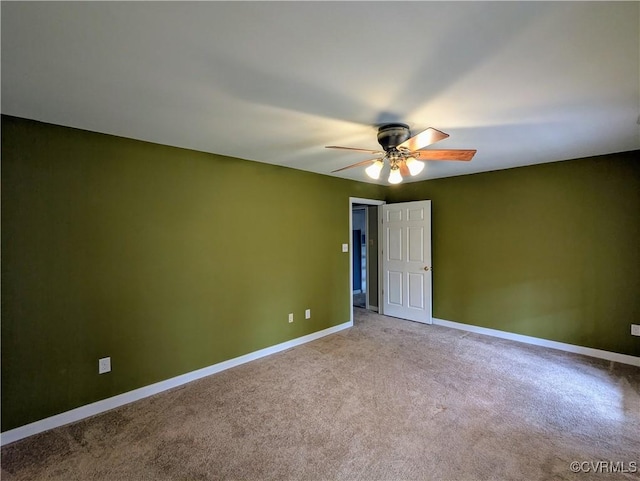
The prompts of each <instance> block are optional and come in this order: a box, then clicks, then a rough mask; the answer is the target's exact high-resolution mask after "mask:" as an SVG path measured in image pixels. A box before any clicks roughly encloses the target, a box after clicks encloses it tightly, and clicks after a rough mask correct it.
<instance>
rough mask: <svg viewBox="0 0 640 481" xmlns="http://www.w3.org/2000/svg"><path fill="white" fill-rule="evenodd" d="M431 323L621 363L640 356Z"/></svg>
mask: <svg viewBox="0 0 640 481" xmlns="http://www.w3.org/2000/svg"><path fill="white" fill-rule="evenodd" d="M433 324H435V325H438V326H444V327H450V328H452V329H459V330H461V331H468V332H475V333H476V334H484V335H485V336H492V337H499V338H501V339H509V340H510V341H517V342H524V343H526V344H533V345H536V346H542V347H549V348H551V349H558V350H560V351H566V352H573V353H576V354H583V355H585V356H591V357H597V358H599V359H606V360H607V361H614V362H619V363H622V364H630V365H632V366H638V367H640V357H636V356H630V355H628V354H620V353H618V352H611V351H603V350H602V349H594V348H592V347H583V346H576V345H574V344H566V343H564V342H558V341H549V340H548V339H541V338H539V337H532V336H525V335H522V334H515V333H513V332H506V331H499V330H497V329H490V328H488V327H480V326H473V325H471V324H463V323H460V322H453V321H446V320H444V319H437V318H435V317H434V318H433Z"/></svg>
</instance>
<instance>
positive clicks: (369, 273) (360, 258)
mask: <svg viewBox="0 0 640 481" xmlns="http://www.w3.org/2000/svg"><path fill="white" fill-rule="evenodd" d="M349 203H350V205H349V207H350V210H349V240H350V249H349V252H351V268H350V278H349V282H350V289H351V320H353V308H354V306H355V307H359V308H364V309H368V310H370V311H376V312H377V311H378V299H379V298H380V286H379V281H378V279H379V276H380V272H379V265H380V263H379V255H380V253H379V251H380V249H379V243H378V235H379V224H378V215H379V212H378V211H379V209H378V207H379V206H381V205H383V204H384V203H385V202H384V201H381V200H373V199H360V198H353V197H352V198H350V199H349Z"/></svg>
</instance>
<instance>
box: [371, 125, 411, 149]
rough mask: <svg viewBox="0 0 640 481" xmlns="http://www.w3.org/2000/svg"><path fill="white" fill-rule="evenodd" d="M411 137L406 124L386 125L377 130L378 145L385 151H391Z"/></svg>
mask: <svg viewBox="0 0 640 481" xmlns="http://www.w3.org/2000/svg"><path fill="white" fill-rule="evenodd" d="M409 137H411V131H410V130H409V126H408V125H406V124H386V125H383V126H381V127H380V128H379V129H378V143H379V144H380V145H381V146H382V148H383V149H384V150H385V151H388V150H389V149H393V148H395V147H397V146H398V145H400V144H401V143H402V142H404V141H405V140H407V139H408V138H409Z"/></svg>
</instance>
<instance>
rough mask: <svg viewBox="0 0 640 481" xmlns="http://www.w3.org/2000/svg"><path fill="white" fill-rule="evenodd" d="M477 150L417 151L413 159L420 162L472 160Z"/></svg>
mask: <svg viewBox="0 0 640 481" xmlns="http://www.w3.org/2000/svg"><path fill="white" fill-rule="evenodd" d="M475 153H476V151H475V150H455V149H454V150H435V149H433V150H431V149H430V150H417V151H415V152H411V154H410V155H411V157H413V158H414V159H418V160H471V159H473V156H474V155H475Z"/></svg>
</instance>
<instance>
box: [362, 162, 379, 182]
mask: <svg viewBox="0 0 640 481" xmlns="http://www.w3.org/2000/svg"><path fill="white" fill-rule="evenodd" d="M383 165H384V164H383V163H382V161H381V160H376V161H375V162H374V163H373V164H371V165H370V166H369V167H367V168H366V169H364V171H365V172H366V173H367V175H368V176H369V177H371V178H372V179H376V180H377V179H379V178H380V171H381V170H382V166H383Z"/></svg>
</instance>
